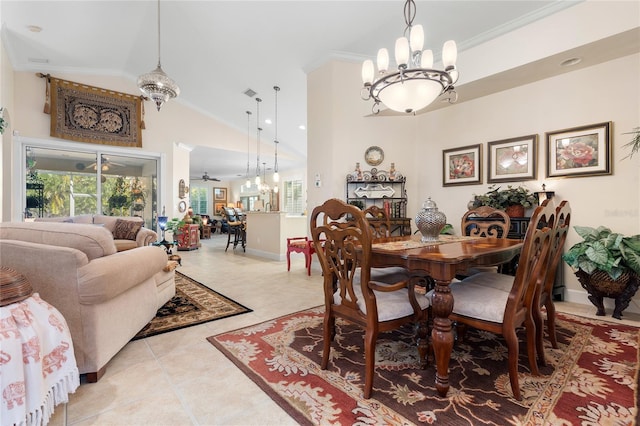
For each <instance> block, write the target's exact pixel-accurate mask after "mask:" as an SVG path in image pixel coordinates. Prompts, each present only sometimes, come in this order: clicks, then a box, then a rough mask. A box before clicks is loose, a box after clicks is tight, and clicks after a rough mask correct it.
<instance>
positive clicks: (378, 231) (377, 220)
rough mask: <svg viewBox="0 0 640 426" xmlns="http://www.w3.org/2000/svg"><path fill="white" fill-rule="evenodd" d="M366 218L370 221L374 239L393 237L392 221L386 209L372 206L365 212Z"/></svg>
mask: <svg viewBox="0 0 640 426" xmlns="http://www.w3.org/2000/svg"><path fill="white" fill-rule="evenodd" d="M364 216H365V218H366V219H367V220H368V221H369V226H370V227H371V233H372V237H373V238H374V239H376V238H386V237H389V236H391V221H390V219H389V215H387V212H386V211H385V209H383V208H380V207H378V206H375V205H374V206H370V207H368V208H366V209H365V210H364Z"/></svg>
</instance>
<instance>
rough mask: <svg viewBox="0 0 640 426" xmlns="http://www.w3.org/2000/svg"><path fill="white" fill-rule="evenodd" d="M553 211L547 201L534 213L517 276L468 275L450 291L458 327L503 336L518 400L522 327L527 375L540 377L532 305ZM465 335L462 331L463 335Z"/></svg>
mask: <svg viewBox="0 0 640 426" xmlns="http://www.w3.org/2000/svg"><path fill="white" fill-rule="evenodd" d="M554 216H555V209H554V208H553V206H552V205H550V204H549V203H548V200H547V201H545V202H544V203H543V204H542V205H541V206H538V207H537V208H536V210H535V211H534V213H533V215H532V217H531V221H530V225H529V227H528V229H527V234H526V236H525V239H524V245H523V247H522V250H521V252H520V263H519V264H518V269H517V271H516V275H515V277H513V276H511V275H505V274H499V273H495V272H481V273H478V274H475V275H471V276H469V277H467V278H465V279H464V280H462V281H461V282H455V283H452V284H451V285H450V286H449V287H450V289H451V293H452V295H453V300H454V304H453V312H452V314H451V315H449V318H451V320H452V321H456V323H457V324H458V326H461V325H462V326H469V327H474V328H477V329H480V330H485V331H490V332H492V333H496V334H501V335H502V336H504V338H505V341H506V343H507V349H508V365H509V380H510V383H511V390H512V392H513V396H514V397H515V398H516V399H517V400H520V399H521V395H520V387H519V382H518V353H519V348H518V336H517V334H516V330H517V329H518V328H519V327H522V326H525V328H526V333H527V354H528V356H529V366H530V368H531V373H532V374H534V375H538V374H539V372H538V365H537V362H536V327H535V322H534V318H533V317H534V313H533V312H534V310H535V309H537V308H536V307H534V302H535V298H536V294H537V292H539V288H540V287H541V286H542V284H543V282H544V280H545V276H546V275H545V273H546V270H547V268H548V266H549V250H550V246H551V240H552V228H551V227H548V226H546V225H545V224H546V223H553V217H554ZM461 332H462V333H463V330H461Z"/></svg>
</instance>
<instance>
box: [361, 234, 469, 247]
mask: <svg viewBox="0 0 640 426" xmlns="http://www.w3.org/2000/svg"><path fill="white" fill-rule="evenodd" d="M480 238H482V237H465V236H456V235H440V236H439V237H438V240H437V241H420V240H419V239H418V240H414V239H411V240H401V241H389V242H386V243H373V244H372V246H373V248H376V249H381V250H407V249H414V248H420V247H428V246H437V245H440V244H448V243H456V242H459V241H471V240H477V239H480Z"/></svg>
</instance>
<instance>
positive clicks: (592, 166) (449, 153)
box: [442, 122, 612, 186]
mask: <svg viewBox="0 0 640 426" xmlns="http://www.w3.org/2000/svg"><path fill="white" fill-rule="evenodd" d="M611 125H612V124H611V122H604V123H597V124H591V125H586V126H580V127H573V128H569V129H563V130H556V131H552V132H547V133H545V142H546V149H545V158H546V177H547V178H556V177H582V176H597V175H608V174H611ZM482 148H483V146H482V144H477V145H469V146H464V147H460V148H453V149H445V150H443V151H442V165H443V169H442V184H443V186H453V185H474V184H481V183H482V171H483V168H482V166H483V164H482V161H483V160H482V157H483V153H482ZM537 170H538V135H537V134H534V135H526V136H519V137H514V138H509V139H502V140H498V141H493V142H487V182H488V183H502V182H521V181H526V180H535V179H537Z"/></svg>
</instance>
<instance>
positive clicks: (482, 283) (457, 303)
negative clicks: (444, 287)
mask: <svg viewBox="0 0 640 426" xmlns="http://www.w3.org/2000/svg"><path fill="white" fill-rule="evenodd" d="M512 286H513V277H512V276H511V275H504V274H496V273H493V272H481V273H479V274H476V275H472V276H470V277H467V278H465V279H464V280H462V281H458V280H454V281H453V282H452V283H451V284H449V288H450V289H451V294H452V295H453V312H454V313H455V314H458V315H464V316H466V317H472V318H478V319H481V320H484V321H490V322H495V323H501V322H502V321H503V320H504V309H505V308H506V306H507V299H508V298H509V293H510V292H511V287H512ZM433 292H434V290H431V291H429V292H428V293H427V298H428V299H429V300H431V298H432V296H433Z"/></svg>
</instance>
